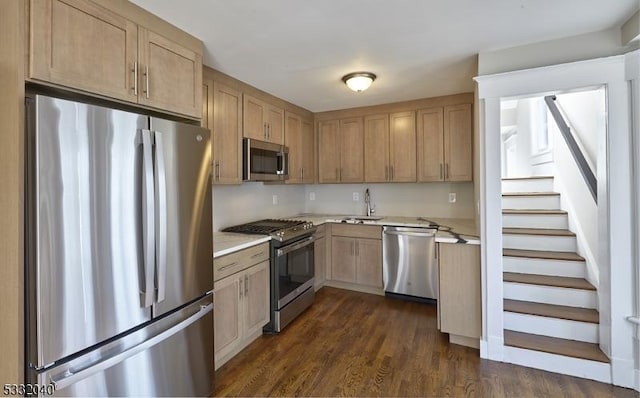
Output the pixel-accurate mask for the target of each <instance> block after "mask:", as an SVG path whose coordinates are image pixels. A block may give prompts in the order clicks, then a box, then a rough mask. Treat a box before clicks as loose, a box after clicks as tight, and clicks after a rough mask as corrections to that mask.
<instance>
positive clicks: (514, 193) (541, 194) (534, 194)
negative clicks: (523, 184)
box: [502, 192, 560, 196]
mask: <svg viewBox="0 0 640 398" xmlns="http://www.w3.org/2000/svg"><path fill="white" fill-rule="evenodd" d="M502 196H560V194H559V193H558V192H503V193H502Z"/></svg>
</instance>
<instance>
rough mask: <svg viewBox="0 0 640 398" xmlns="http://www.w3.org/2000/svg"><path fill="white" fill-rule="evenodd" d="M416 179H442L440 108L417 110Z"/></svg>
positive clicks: (441, 122)
mask: <svg viewBox="0 0 640 398" xmlns="http://www.w3.org/2000/svg"><path fill="white" fill-rule="evenodd" d="M417 127H418V181H420V182H429V181H444V142H443V139H444V138H443V134H444V120H443V110H442V108H431V109H422V110H419V111H418V126H417Z"/></svg>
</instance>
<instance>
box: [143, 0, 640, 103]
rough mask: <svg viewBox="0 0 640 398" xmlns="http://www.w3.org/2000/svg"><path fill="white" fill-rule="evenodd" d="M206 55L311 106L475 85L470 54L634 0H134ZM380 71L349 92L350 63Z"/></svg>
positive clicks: (614, 17) (575, 26)
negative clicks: (368, 84) (346, 79)
mask: <svg viewBox="0 0 640 398" xmlns="http://www.w3.org/2000/svg"><path fill="white" fill-rule="evenodd" d="M132 1H133V2H134V3H136V4H138V5H140V6H142V7H143V8H145V9H147V10H149V11H151V12H152V13H154V14H156V15H158V16H160V17H161V18H163V19H165V20H167V21H169V22H171V23H173V24H174V25H176V26H178V27H180V28H182V29H183V30H185V31H187V32H189V33H191V34H192V35H194V36H196V37H198V38H200V39H201V40H202V41H203V42H204V45H205V56H204V63H205V64H206V65H209V66H211V67H213V68H214V69H217V70H219V71H221V72H224V73H226V74H228V75H231V76H233V77H235V78H237V79H240V80H242V81H244V82H246V83H249V84H251V85H253V86H255V87H257V88H259V89H261V90H264V91H266V92H269V93H271V94H273V95H276V96H278V97H280V98H283V99H285V100H287V101H289V102H292V103H295V104H297V105H300V106H302V107H304V108H307V109H309V110H311V111H314V112H319V111H325V110H330V109H341V108H350V107H355V106H364V105H373V104H380V103H388V102H396V101H403V100H409V99H415V98H424V97H431V96H438V95H445V94H453V93H460V92H469V91H472V90H473V83H472V80H471V77H473V76H475V74H476V72H477V69H476V68H477V67H476V54H478V53H479V52H481V51H487V50H492V49H498V48H506V47H512V46H516V45H521V44H527V43H533V42H539V41H544V40H551V39H556V38H560V37H567V36H573V35H577V34H582V33H587V32H594V31H599V30H603V29H607V28H610V27H613V26H619V25H621V24H622V23H623V22H624V21H625V20H626V19H627V18H628V17H629V16H631V14H632V13H633V12H635V10H637V9H638V0H394V1H390V0H341V1H340V0H323V1H322V0H317V1H313V2H311V1H301V0H269V1H265V0H182V1H175V0H132ZM359 70H366V71H370V72H373V73H375V74H376V75H378V79H377V80H376V81H375V82H374V84H373V85H372V86H371V88H370V89H369V90H367V91H365V92H363V93H354V92H352V91H350V90H349V89H347V87H346V86H345V85H344V84H343V83H342V82H341V80H340V79H341V77H342V76H343V75H345V74H347V73H349V72H354V71H359Z"/></svg>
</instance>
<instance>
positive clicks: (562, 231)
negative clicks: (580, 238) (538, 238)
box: [502, 228, 576, 236]
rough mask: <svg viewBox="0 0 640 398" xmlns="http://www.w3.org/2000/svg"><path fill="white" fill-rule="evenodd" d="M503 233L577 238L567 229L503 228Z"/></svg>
mask: <svg viewBox="0 0 640 398" xmlns="http://www.w3.org/2000/svg"><path fill="white" fill-rule="evenodd" d="M502 233H503V234H516V235H549V236H576V234H575V233H573V232H571V231H569V230H566V229H550V228H502Z"/></svg>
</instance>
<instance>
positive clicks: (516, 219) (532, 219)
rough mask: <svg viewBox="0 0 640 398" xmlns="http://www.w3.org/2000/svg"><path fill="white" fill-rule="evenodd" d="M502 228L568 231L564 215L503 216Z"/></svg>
mask: <svg viewBox="0 0 640 398" xmlns="http://www.w3.org/2000/svg"><path fill="white" fill-rule="evenodd" d="M502 226H503V227H505V228H546V229H568V228H569V222H568V217H567V215H566V214H503V215H502Z"/></svg>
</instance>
